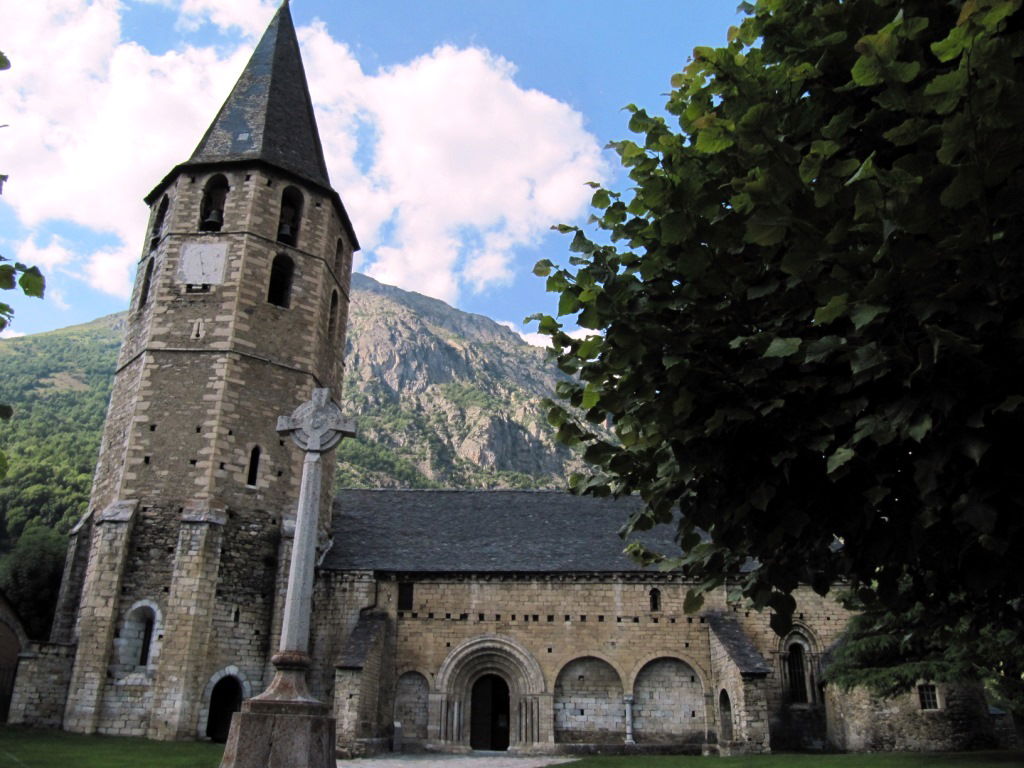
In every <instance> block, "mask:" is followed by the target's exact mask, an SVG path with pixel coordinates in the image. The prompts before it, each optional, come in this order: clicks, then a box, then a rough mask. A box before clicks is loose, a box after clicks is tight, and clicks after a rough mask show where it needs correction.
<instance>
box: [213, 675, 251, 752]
mask: <svg viewBox="0 0 1024 768" xmlns="http://www.w3.org/2000/svg"><path fill="white" fill-rule="evenodd" d="M241 708H242V684H241V683H240V682H239V681H238V678H237V677H234V676H232V675H228V676H227V677H224V678H221V679H220V680H219V681H218V682H217V684H216V685H215V686H213V691H211V692H210V716H209V718H207V720H206V735H207V736H208V737H209V739H210V740H211V741H216V742H219V743H221V744H223V743H224V742H225V741H227V740H228V732H229V731H230V730H231V716H232V715H233V714H234V713H235V712H237V711H238V710H240V709H241Z"/></svg>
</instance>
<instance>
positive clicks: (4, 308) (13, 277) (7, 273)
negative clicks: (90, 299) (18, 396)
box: [0, 51, 44, 478]
mask: <svg viewBox="0 0 1024 768" xmlns="http://www.w3.org/2000/svg"><path fill="white" fill-rule="evenodd" d="M10 68H11V62H10V60H9V59H8V58H7V57H6V56H5V55H4V53H3V51H0V71H2V70H5V69H10ZM6 180H7V177H6V176H0V190H2V188H3V182H4V181H6ZM14 288H21V290H22V291H23V292H24V293H25V295H26V296H35V297H37V298H42V297H43V288H44V282H43V275H42V273H40V271H39V269H38V268H37V267H27V266H25V265H24V264H21V263H20V262H15V263H13V264H12V263H11V262H10V261H9V260H8V259H5V258H4V257H3V256H0V289H3V290H5V291H9V290H12V289H14ZM12 317H14V309H13V308H12V307H11V305H10V304H7V303H6V302H2V301H0V331H3V330H4V328H6V327H7V326H8V324H10V322H11V318H12ZM12 413H13V411H12V410H11V406H9V405H7V404H5V403H0V419H3V420H4V421H6V420H8V419H10V418H11V414H12ZM6 474H7V456H6V455H5V454H4V453H3V451H0V478H2V477H3V476H4V475H6Z"/></svg>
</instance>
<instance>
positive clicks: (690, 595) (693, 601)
mask: <svg viewBox="0 0 1024 768" xmlns="http://www.w3.org/2000/svg"><path fill="white" fill-rule="evenodd" d="M702 605H704V595H702V594H700V593H699V592H697V591H695V590H693V589H688V590H686V597H685V598H684V599H683V613H696V612H697V611H699V610H700V609H701V606H702Z"/></svg>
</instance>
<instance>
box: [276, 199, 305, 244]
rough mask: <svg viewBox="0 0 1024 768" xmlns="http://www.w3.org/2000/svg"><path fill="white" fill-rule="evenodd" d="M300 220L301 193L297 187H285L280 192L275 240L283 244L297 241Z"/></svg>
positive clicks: (296, 242)
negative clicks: (279, 209)
mask: <svg viewBox="0 0 1024 768" xmlns="http://www.w3.org/2000/svg"><path fill="white" fill-rule="evenodd" d="M300 221H302V193H301V192H300V191H299V190H298V188H297V187H285V190H284V192H282V193H281V218H280V220H279V221H278V223H277V240H278V242H280V243H284V244H285V245H297V244H298V242H299V222H300Z"/></svg>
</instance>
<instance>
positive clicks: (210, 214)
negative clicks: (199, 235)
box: [199, 173, 228, 232]
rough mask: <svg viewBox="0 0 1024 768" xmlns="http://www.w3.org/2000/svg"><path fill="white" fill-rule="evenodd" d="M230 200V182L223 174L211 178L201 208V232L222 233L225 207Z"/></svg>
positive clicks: (204, 191)
mask: <svg viewBox="0 0 1024 768" xmlns="http://www.w3.org/2000/svg"><path fill="white" fill-rule="evenodd" d="M227 199H228V180H227V178H226V177H225V176H224V174H222V173H218V174H217V175H215V176H211V177H210V180H209V181H207V182H206V187H205V188H204V189H203V202H202V204H201V205H200V207H199V231H200V232H220V230H221V227H223V226H224V206H225V205H226V203H227Z"/></svg>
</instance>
